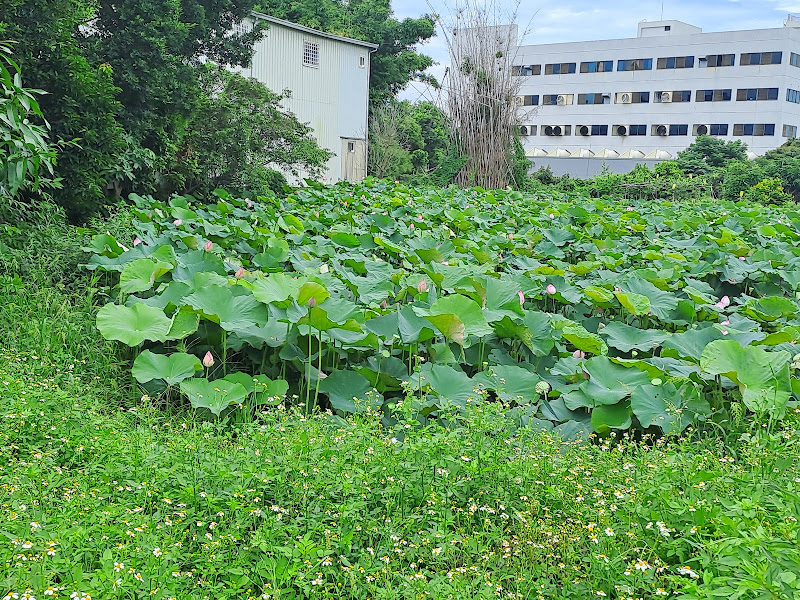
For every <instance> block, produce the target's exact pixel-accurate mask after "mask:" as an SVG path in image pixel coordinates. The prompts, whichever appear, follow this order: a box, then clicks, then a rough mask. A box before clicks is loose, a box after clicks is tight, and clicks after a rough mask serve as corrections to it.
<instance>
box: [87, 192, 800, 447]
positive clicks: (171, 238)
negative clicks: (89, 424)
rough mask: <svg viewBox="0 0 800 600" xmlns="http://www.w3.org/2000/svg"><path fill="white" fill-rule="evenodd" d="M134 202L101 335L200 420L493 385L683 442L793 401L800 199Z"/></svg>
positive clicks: (536, 404) (102, 239)
mask: <svg viewBox="0 0 800 600" xmlns="http://www.w3.org/2000/svg"><path fill="white" fill-rule="evenodd" d="M135 202H136V209H135V210H134V214H135V216H136V218H137V219H138V224H137V232H138V236H137V239H136V240H135V241H134V244H133V245H132V246H131V247H130V248H128V247H125V246H124V245H123V244H122V243H120V241H118V240H116V239H114V238H113V237H111V236H110V235H107V234H103V235H98V236H95V237H94V238H93V239H92V242H91V244H90V246H89V248H87V250H89V251H90V252H91V253H92V255H91V257H90V259H89V260H88V261H87V267H88V268H89V269H93V270H101V271H105V272H107V273H108V275H107V278H108V279H107V283H108V284H109V287H108V292H109V297H110V301H109V303H108V304H106V305H105V306H103V307H102V308H101V309H100V311H99V313H98V316H97V327H98V328H99V330H100V332H101V333H102V334H103V336H104V337H106V338H107V339H110V340H119V341H120V342H122V343H123V344H126V345H128V346H130V347H131V348H132V357H133V358H134V360H133V375H134V377H135V378H136V379H137V380H138V382H139V383H141V384H142V385H143V386H144V387H145V388H146V389H147V390H148V391H149V392H150V393H151V394H157V393H164V394H166V395H168V396H169V397H171V398H173V399H177V398H181V399H182V401H186V400H188V402H190V403H191V405H192V406H193V407H195V408H197V409H198V410H201V411H210V412H209V413H208V414H209V416H211V414H212V413H213V415H216V416H225V415H227V414H235V413H236V412H237V411H239V410H241V409H242V407H245V408H252V407H255V406H259V405H275V404H283V403H287V404H293V405H296V406H299V407H300V408H301V410H303V411H306V412H309V413H310V412H313V411H314V410H315V409H322V410H330V411H331V412H332V413H333V414H338V415H343V414H346V413H356V412H368V411H369V412H380V413H382V414H383V420H384V423H388V424H391V423H392V422H394V420H395V419H396V418H397V416H398V411H410V412H412V413H413V414H415V415H416V416H417V418H418V419H424V418H429V419H437V418H438V419H445V418H447V419H458V418H460V417H464V418H466V417H468V415H469V411H470V407H471V406H475V405H477V404H480V403H484V402H487V401H488V402H499V403H502V404H503V405H504V406H505V408H506V409H507V410H506V411H505V413H504V414H505V415H506V417H507V418H508V427H509V430H513V429H515V428H519V427H525V426H530V427H533V428H536V429H553V428H555V429H556V430H557V431H558V433H559V434H560V435H561V436H562V437H572V436H582V435H585V434H587V433H589V432H591V431H594V432H596V433H598V434H608V433H609V432H610V431H612V430H627V429H630V428H635V429H637V430H644V431H647V432H650V433H657V434H661V433H665V434H670V433H675V432H680V431H682V430H683V429H685V428H686V427H688V426H689V425H692V424H695V425H698V426H701V427H715V426H716V425H717V424H720V423H724V422H725V421H726V420H727V419H729V418H730V414H731V412H736V411H743V410H745V409H746V410H747V411H750V412H752V413H754V414H755V415H756V417H757V418H759V419H763V420H765V421H766V420H771V421H775V420H778V419H781V418H782V417H783V416H784V415H785V414H786V412H787V411H788V410H789V409H791V408H792V407H794V406H795V402H796V400H797V398H798V396H797V394H798V393H800V381H799V380H798V379H797V377H796V376H795V373H796V369H797V368H798V367H800V362H799V361H798V359H800V357H796V356H795V355H796V353H797V350H796V348H795V346H794V344H795V342H796V341H797V340H798V339H800V319H798V285H800V246H798V245H797V241H798V239H800V233H798V222H800V214H798V213H797V212H796V211H793V210H787V209H785V208H770V207H763V206H750V205H744V204H736V205H735V204H731V203H725V202H721V201H718V200H710V199H709V200H699V201H695V202H691V203H675V202H671V201H667V200H660V201H650V200H647V201H629V200H621V199H609V198H603V199H588V198H582V197H566V196H560V197H541V196H538V197H537V196H531V195H523V194H521V193H518V192H511V191H486V190H482V189H472V190H458V189H440V190H429V191H420V190H414V189H410V188H407V187H404V186H402V185H396V184H391V183H386V182H378V181H366V182H364V183H362V184H339V185H336V186H333V187H325V188H323V187H310V188H304V189H299V190H297V191H295V192H293V193H292V194H291V195H289V196H288V197H287V198H285V199H281V200H271V199H266V198H261V199H259V200H251V199H247V198H234V197H231V196H230V195H229V194H227V193H225V192H223V191H218V192H216V194H215V197H213V198H205V199H202V200H199V199H194V198H191V197H188V196H186V197H176V198H173V199H171V200H170V201H168V202H161V201H157V200H154V199H152V198H146V197H135Z"/></svg>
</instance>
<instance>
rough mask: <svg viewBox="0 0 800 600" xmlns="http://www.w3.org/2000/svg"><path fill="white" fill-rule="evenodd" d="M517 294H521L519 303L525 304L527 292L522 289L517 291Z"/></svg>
mask: <svg viewBox="0 0 800 600" xmlns="http://www.w3.org/2000/svg"><path fill="white" fill-rule="evenodd" d="M517 296H519V305H520V306H522V305H524V304H525V294H523V293H522V290H520V291H518V292H517Z"/></svg>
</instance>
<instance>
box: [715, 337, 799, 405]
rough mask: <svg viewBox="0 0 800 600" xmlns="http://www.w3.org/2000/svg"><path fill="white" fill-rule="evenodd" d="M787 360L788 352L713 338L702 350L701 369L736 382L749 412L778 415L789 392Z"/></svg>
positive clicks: (788, 359)
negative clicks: (771, 350)
mask: <svg viewBox="0 0 800 600" xmlns="http://www.w3.org/2000/svg"><path fill="white" fill-rule="evenodd" d="M790 359H791V355H790V354H789V353H788V352H783V351H779V352H767V351H766V350H763V349H761V348H759V347H756V346H747V347H744V346H742V345H741V344H740V343H739V342H736V341H734V340H716V341H714V342H711V343H710V344H708V346H706V348H705V350H703V355H702V356H701V358H700V368H701V369H702V370H703V371H705V372H706V373H711V374H713V375H725V376H726V377H728V378H729V379H731V380H733V381H734V382H735V383H737V384H738V385H739V391H740V392H741V393H742V401H743V402H744V405H745V406H746V407H747V408H748V409H750V410H751V411H753V412H755V413H764V412H768V413H769V414H770V415H771V416H773V417H776V418H781V417H782V416H783V415H784V413H785V410H786V403H787V402H788V400H789V396H790V395H791V393H792V386H791V380H790V376H789V361H790Z"/></svg>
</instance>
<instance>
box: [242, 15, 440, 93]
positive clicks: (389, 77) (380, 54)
mask: <svg viewBox="0 0 800 600" xmlns="http://www.w3.org/2000/svg"><path fill="white" fill-rule="evenodd" d="M257 10H259V11H261V12H264V13H266V14H268V15H271V16H273V17H277V18H279V19H285V20H287V21H291V22H293V23H299V24H301V25H305V26H306V27H313V28H314V29H319V30H321V31H326V32H328V33H334V34H338V35H342V36H345V37H350V38H354V39H357V40H363V41H367V42H372V43H375V44H378V45H379V46H378V49H377V51H376V52H375V53H374V54H373V55H372V60H371V68H370V101H371V103H372V105H373V106H379V105H380V104H381V103H383V102H386V100H388V99H390V98H394V97H395V96H396V95H397V93H398V92H399V91H400V90H402V89H403V88H405V87H406V85H408V83H409V82H410V81H412V80H414V79H420V80H426V81H429V82H433V80H432V79H431V78H430V77H429V76H427V75H426V74H425V70H426V69H427V68H428V67H430V66H431V65H433V59H432V58H430V57H429V56H426V55H424V54H420V53H418V52H417V50H416V46H417V45H418V44H420V43H422V42H424V41H425V40H428V39H430V38H432V37H433V36H434V35H435V33H436V29H435V24H434V21H433V18H432V17H431V16H429V15H423V16H421V17H419V18H417V19H410V18H409V19H403V20H402V21H398V20H397V19H395V18H394V16H393V13H392V8H391V2H390V0H350V1H349V2H343V1H341V0H261V1H260V2H259V3H258V4H257Z"/></svg>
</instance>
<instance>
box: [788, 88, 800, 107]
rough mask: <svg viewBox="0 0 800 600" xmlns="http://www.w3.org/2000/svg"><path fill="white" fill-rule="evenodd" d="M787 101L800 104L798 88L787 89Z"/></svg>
mask: <svg viewBox="0 0 800 600" xmlns="http://www.w3.org/2000/svg"><path fill="white" fill-rule="evenodd" d="M786 101H787V102H794V103H795V104H800V92H798V91H797V90H786Z"/></svg>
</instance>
